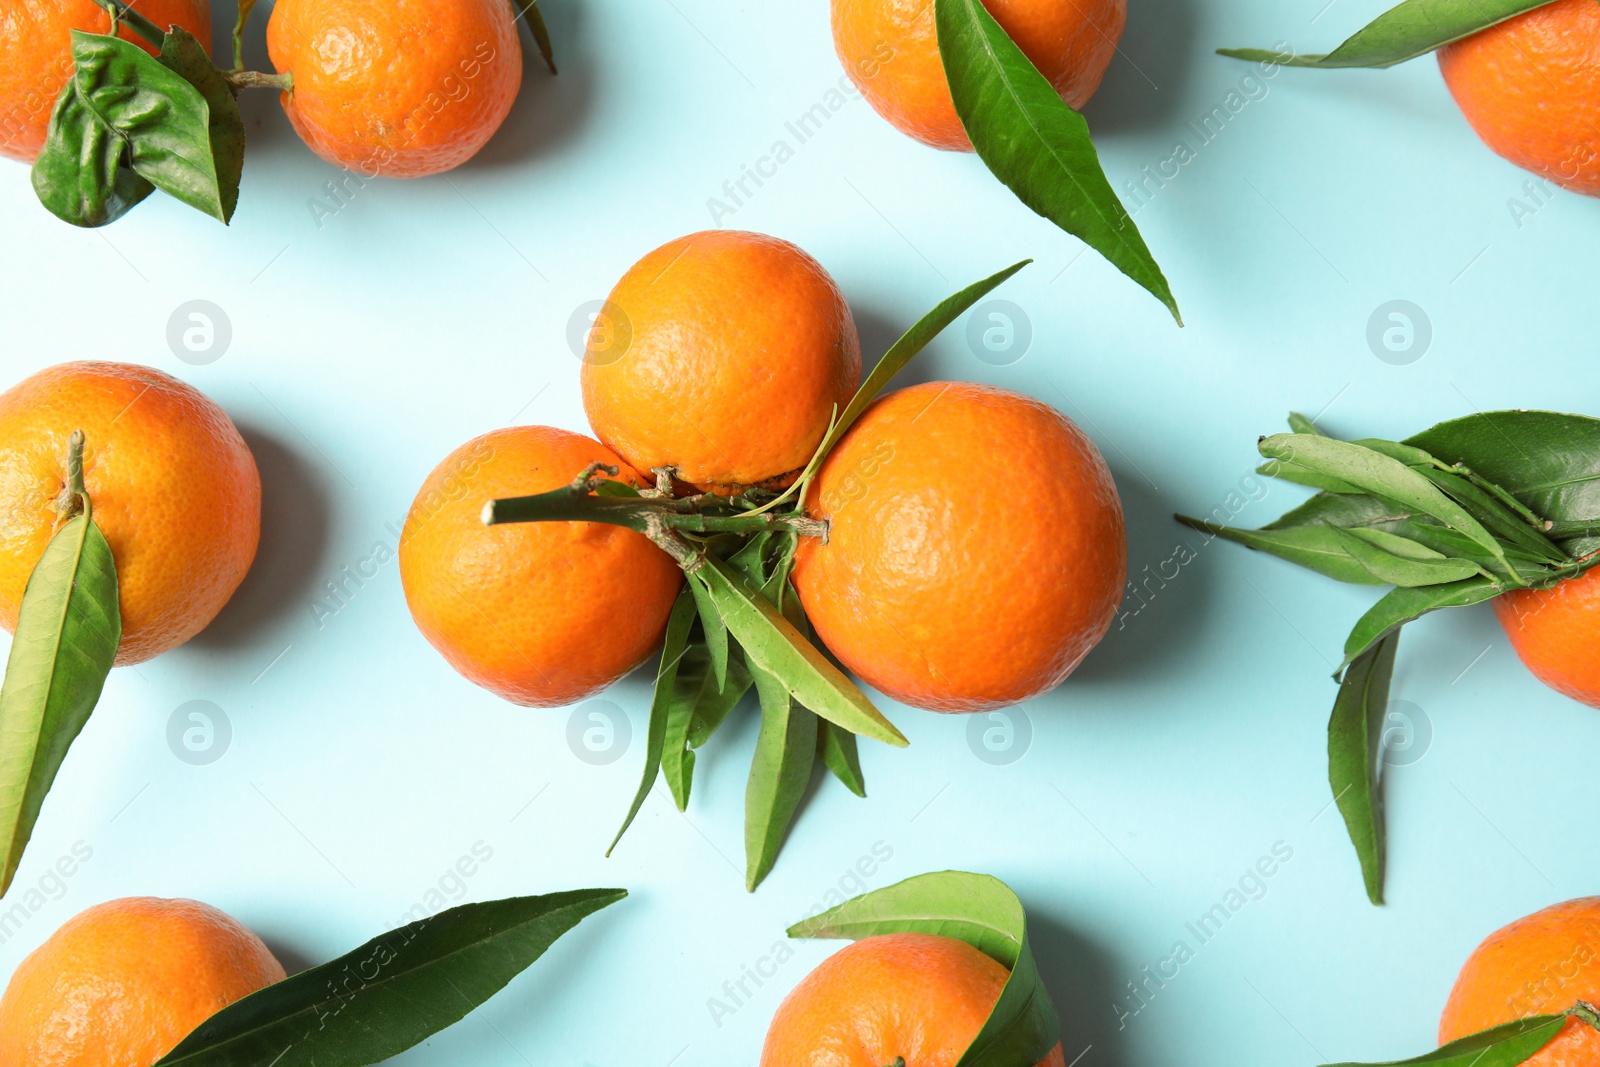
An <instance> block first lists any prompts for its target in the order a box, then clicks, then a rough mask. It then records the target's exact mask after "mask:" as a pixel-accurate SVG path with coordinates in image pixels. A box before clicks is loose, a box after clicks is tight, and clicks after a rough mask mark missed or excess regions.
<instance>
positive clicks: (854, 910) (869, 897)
mask: <svg viewBox="0 0 1600 1067" xmlns="http://www.w3.org/2000/svg"><path fill="white" fill-rule="evenodd" d="M788 933H789V936H790V937H825V938H846V939H849V940H855V941H859V940H861V939H862V938H865V937H874V936H876V935H878V934H894V933H922V934H935V935H938V936H941V937H953V938H957V939H958V940H961V941H965V942H966V943H967V944H969V945H971V946H972V947H973V948H976V949H977V950H978V951H980V952H982V953H984V954H985V955H987V956H989V957H991V958H993V959H994V960H996V961H997V962H999V963H1000V964H1002V965H1003V966H1005V967H1007V968H1008V969H1010V971H1011V977H1010V978H1008V979H1007V980H1006V984H1005V988H1004V989H1002V990H1001V991H1000V999H999V1000H998V1001H996V1003H995V1006H994V1010H993V1011H992V1012H991V1013H990V1015H989V1018H988V1020H987V1021H985V1022H984V1024H983V1029H981V1030H979V1031H978V1036H977V1037H975V1038H974V1039H973V1041H972V1044H971V1045H970V1046H968V1048H967V1050H966V1051H965V1052H964V1053H962V1056H961V1059H960V1060H958V1061H957V1067H1018V1065H1019V1064H1032V1063H1038V1062H1039V1061H1041V1060H1043V1059H1044V1058H1045V1057H1046V1056H1048V1055H1049V1054H1050V1051H1051V1050H1052V1049H1053V1048H1055V1046H1056V1044H1057V1043H1058V1042H1059V1041H1060V1040H1061V1020H1060V1019H1059V1017H1058V1016H1057V1015H1056V1009H1055V1006H1054V1005H1053V1004H1051V1002H1050V994H1049V992H1048V991H1047V990H1046V989H1045V988H1044V982H1043V981H1042V980H1041V979H1040V977H1039V969H1038V966H1037V964H1036V963H1035V962H1034V959H1033V951H1032V949H1031V948H1030V947H1029V943H1028V930H1027V917H1026V915H1025V914H1024V912H1023V909H1022V902H1021V901H1019V900H1018V899H1017V896H1016V894H1015V893H1013V892H1012V891H1011V890H1010V888H1009V887H1007V886H1006V884H1005V883H1004V882H1002V881H1000V880H999V879H998V878H993V877H990V876H989V875H984V874H968V873H966V872H964V871H941V872H938V873H935V874H923V875H918V876H916V877H914V878H908V879H906V880H905V881H903V882H899V883H896V884H895V885H892V886H888V887H886V888H884V889H878V890H874V891H873V892H871V893H867V894H865V895H863V896H859V897H856V898H854V899H853V900H847V901H845V902H844V903H843V904H841V905H839V906H838V907H837V908H834V909H832V910H831V911H825V912H823V913H822V914H821V915H818V916H816V917H815V918H811V919H807V920H805V921H804V922H799V923H796V924H795V925H794V926H791V927H789V931H788Z"/></svg>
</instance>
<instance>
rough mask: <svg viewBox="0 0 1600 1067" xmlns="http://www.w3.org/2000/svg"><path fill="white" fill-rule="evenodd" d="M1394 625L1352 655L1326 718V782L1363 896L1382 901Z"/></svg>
mask: <svg viewBox="0 0 1600 1067" xmlns="http://www.w3.org/2000/svg"><path fill="white" fill-rule="evenodd" d="M1399 644H1400V631H1399V630H1398V629H1397V630H1395V631H1393V632H1392V633H1390V634H1388V635H1386V636H1385V637H1383V638H1382V639H1380V640H1379V641H1378V643H1377V644H1376V645H1374V646H1373V647H1372V648H1371V649H1369V650H1367V651H1366V652H1363V653H1362V654H1361V655H1360V656H1358V657H1356V659H1355V661H1354V662H1352V663H1351V664H1350V669H1349V670H1348V671H1346V672H1345V675H1344V681H1343V682H1341V683H1340V684H1339V696H1338V698H1337V699H1336V700H1334V702H1333V716H1332V717H1331V718H1330V719H1329V720H1328V784H1329V785H1330V786H1331V787H1332V788H1333V799H1334V801H1335V802H1336V803H1337V804H1338V805H1339V814H1341V815H1343V816H1344V825H1345V829H1346V831H1348V832H1349V834H1350V842H1351V844H1353V845H1355V848H1356V856H1357V857H1358V858H1359V859H1360V860H1361V880H1362V881H1363V882H1364V883H1365V884H1366V887H1367V899H1368V900H1370V901H1372V903H1374V904H1382V903H1383V796H1382V794H1381V793H1380V792H1379V781H1378V757H1379V755H1380V753H1379V746H1380V745H1381V743H1382V740H1383V723H1384V719H1385V718H1386V717H1387V715H1388V712H1389V682H1390V679H1391V678H1393V676H1394V655H1395V649H1396V648H1397V647H1398V646H1399Z"/></svg>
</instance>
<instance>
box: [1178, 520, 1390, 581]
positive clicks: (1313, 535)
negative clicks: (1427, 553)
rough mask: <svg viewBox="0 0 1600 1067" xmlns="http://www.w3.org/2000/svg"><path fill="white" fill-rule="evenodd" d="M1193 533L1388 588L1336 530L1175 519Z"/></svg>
mask: <svg viewBox="0 0 1600 1067" xmlns="http://www.w3.org/2000/svg"><path fill="white" fill-rule="evenodd" d="M1174 517H1175V518H1176V519H1177V520H1178V521H1179V522H1181V523H1183V524H1184V525H1185V526H1189V527H1191V528H1193V529H1196V530H1200V531H1203V532H1205V533H1209V534H1215V535H1216V536H1218V537H1220V538H1222V539H1223V540H1225V541H1233V542H1234V543H1236V544H1241V545H1245V546H1247V547H1249V548H1253V549H1255V550H1256V551H1258V552H1267V553H1270V554H1271V555H1274V556H1277V557H1279V558H1280V559H1286V560H1288V561H1289V562H1290V563H1297V564H1299V565H1300V566H1302V567H1307V568H1309V569H1311V570H1314V571H1316V572H1317V573H1318V574H1323V575H1327V576H1328V577H1329V578H1333V579H1334V580H1336V581H1340V582H1349V583H1351V584H1353V585H1388V584H1390V583H1388V582H1387V581H1385V580H1384V579H1381V578H1378V577H1375V576H1374V575H1373V574H1372V572H1371V571H1369V570H1368V569H1367V568H1366V567H1364V566H1362V565H1361V562H1360V561H1359V560H1357V559H1356V558H1355V557H1354V556H1352V555H1351V554H1350V549H1349V543H1348V542H1347V541H1346V540H1345V539H1344V538H1342V537H1341V536H1340V534H1341V532H1342V531H1340V530H1339V529H1338V528H1337V527H1334V526H1320V525H1316V526H1290V527H1285V528H1282V529H1260V530H1240V529H1236V528H1234V527H1232V526H1223V525H1222V524H1220V523H1215V522H1210V521H1208V520H1206V519H1195V518H1190V517H1189V516H1187V515H1177V516H1174Z"/></svg>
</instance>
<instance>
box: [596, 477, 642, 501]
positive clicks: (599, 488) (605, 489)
mask: <svg viewBox="0 0 1600 1067" xmlns="http://www.w3.org/2000/svg"><path fill="white" fill-rule="evenodd" d="M594 495H595V496H613V497H618V498H619V499H623V500H638V499H639V490H637V489H635V488H634V487H633V486H631V485H629V484H628V483H627V482H619V481H617V480H616V479H614V478H606V479H603V480H602V481H601V482H600V483H599V484H598V485H596V486H595V487H594Z"/></svg>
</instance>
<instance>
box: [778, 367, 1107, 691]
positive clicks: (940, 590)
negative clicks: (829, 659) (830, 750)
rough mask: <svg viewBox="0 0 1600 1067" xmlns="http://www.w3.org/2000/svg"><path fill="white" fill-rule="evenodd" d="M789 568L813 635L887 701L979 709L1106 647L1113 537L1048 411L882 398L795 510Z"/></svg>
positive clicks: (952, 396)
mask: <svg viewBox="0 0 1600 1067" xmlns="http://www.w3.org/2000/svg"><path fill="white" fill-rule="evenodd" d="M806 502H807V507H808V509H809V510H810V512H811V514H812V515H814V516H815V517H818V518H824V519H827V520H828V523H829V531H828V536H827V538H826V540H825V541H823V540H818V539H814V538H808V539H806V540H805V542H804V543H803V544H802V545H801V546H800V549H799V553H798V555H797V558H796V564H795V570H794V583H795V587H796V588H797V589H798V590H799V592H800V600H801V603H802V604H803V605H804V606H805V610H806V615H807V616H808V617H809V618H810V620H811V623H812V625H813V626H814V627H815V628H816V631H817V636H819V637H820V638H822V641H823V643H824V644H826V645H827V646H828V648H830V649H832V650H833V652H834V654H835V655H837V656H838V657H839V659H840V660H842V661H843V662H844V663H845V665H846V666H848V667H849V668H850V669H851V670H852V671H854V672H855V673H856V675H857V676H858V677H860V678H862V679H864V680H865V681H867V682H868V683H870V684H871V685H873V686H876V687H877V688H878V689H880V690H882V691H883V692H884V693H887V694H888V695H889V696H891V697H893V698H894V699H896V700H899V701H901V702H902V703H906V704H911V705H913V706H915V707H921V708H927V709H930V710H933V711H982V710H986V709H990V708H995V707H1000V706H1002V705H1005V704H1013V703H1016V702H1018V701H1022V700H1027V699H1028V698H1029V697H1033V696H1037V695H1038V694H1040V693H1043V692H1045V691H1046V690H1048V689H1051V688H1053V687H1054V686H1056V685H1058V684H1059V683H1060V682H1061V681H1062V680H1063V679H1064V678H1066V676H1067V675H1068V674H1070V673H1071V672H1072V670H1073V668H1075V667H1076V666H1077V665H1078V663H1079V662H1080V661H1081V660H1082V659H1083V657H1084V656H1085V655H1087V654H1088V652H1089V650H1090V649H1091V648H1093V647H1094V645H1095V644H1096V643H1098V642H1099V640H1100V638H1101V637H1103V636H1105V632H1106V630H1107V628H1108V627H1109V626H1110V625H1111V619H1112V616H1114V615H1115V614H1116V610H1117V604H1118V603H1119V601H1120V600H1121V598H1122V586H1123V582H1124V579H1125V575H1126V571H1127V541H1126V538H1125V535H1124V533H1123V523H1122V505H1121V502H1120V500H1119V499H1118V497H1117V489H1116V486H1115V485H1114V484H1113V483H1112V480H1111V471H1110V470H1109V469H1108V468H1107V467H1106V463H1105V460H1104V459H1102V458H1101V456H1100V452H1099V450H1098V449H1097V448H1095V446H1094V442H1092V441H1090V440H1089V438H1088V437H1086V436H1085V435H1084V434H1083V432H1082V431H1081V430H1079V429H1078V428H1077V427H1076V426H1075V425H1073V424H1072V422H1071V421H1069V420H1068V419H1067V418H1066V417H1065V416H1063V415H1062V414H1061V413H1060V412H1057V411H1056V410H1054V409H1053V408H1051V407H1049V406H1047V405H1045V404H1041V403H1039V402H1038V401H1037V400H1034V399H1032V398H1030V397H1026V396H1023V395H1021V394H1020V393H1013V392H1011V391H1009V390H1006V389H997V388H994V387H992V386H986V385H976V384H972V383H963V382H930V383H928V384H926V385H916V386H912V387H911V388H909V389H902V390H900V391H899V392H896V393H890V394H889V395H888V396H885V397H883V398H882V399H880V400H879V401H878V402H877V403H875V404H873V405H872V407H870V408H868V409H867V410H866V412H864V413H863V414H862V416H861V418H860V419H859V420H858V421H857V422H856V424H855V425H854V426H852V427H851V428H850V431H849V432H848V433H847V434H845V436H844V438H843V439H842V440H841V441H840V442H839V444H838V445H837V446H836V447H835V448H834V450H833V451H832V452H831V453H829V455H828V458H827V460H826V461H825V462H824V463H823V465H822V468H821V470H820V471H819V472H818V476H817V478H816V481H815V483H814V484H813V485H812V486H811V488H810V490H809V491H808V492H807V496H806Z"/></svg>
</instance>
